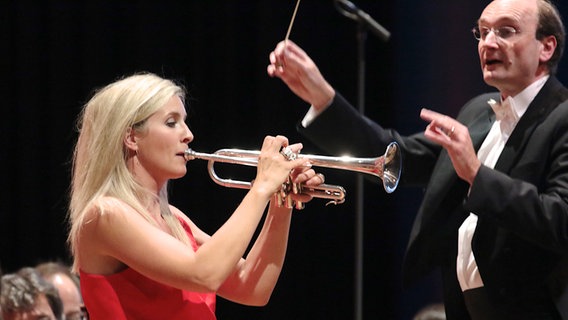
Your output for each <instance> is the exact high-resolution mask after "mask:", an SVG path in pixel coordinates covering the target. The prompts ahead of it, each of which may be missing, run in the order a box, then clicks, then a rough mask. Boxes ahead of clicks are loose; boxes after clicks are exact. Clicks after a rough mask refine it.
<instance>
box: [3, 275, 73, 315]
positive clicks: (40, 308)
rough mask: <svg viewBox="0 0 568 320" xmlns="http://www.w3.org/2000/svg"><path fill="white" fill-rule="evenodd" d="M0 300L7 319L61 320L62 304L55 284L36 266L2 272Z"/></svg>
mask: <svg viewBox="0 0 568 320" xmlns="http://www.w3.org/2000/svg"><path fill="white" fill-rule="evenodd" d="M1 282H2V285H1V286H2V292H1V294H0V304H1V305H2V315H3V318H4V320H61V319H63V317H62V315H63V306H62V303H61V300H60V298H59V294H58V293H57V290H56V289H55V287H54V286H53V285H51V284H50V283H48V282H47V281H45V280H44V279H43V277H42V276H41V275H40V274H39V272H37V270H35V269H34V268H30V267H24V268H22V269H20V270H19V271H18V272H16V273H12V274H6V275H4V276H2V280H1Z"/></svg>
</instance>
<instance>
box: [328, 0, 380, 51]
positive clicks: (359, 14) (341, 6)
mask: <svg viewBox="0 0 568 320" xmlns="http://www.w3.org/2000/svg"><path fill="white" fill-rule="evenodd" d="M333 2H334V4H335V7H336V8H337V10H338V11H339V12H340V13H341V14H343V15H344V16H346V17H347V18H349V19H352V20H355V21H359V22H361V23H362V24H364V25H365V26H366V27H367V28H368V29H369V30H371V31H372V32H373V33H374V34H375V35H377V36H378V37H379V38H380V39H381V40H383V41H388V39H389V38H390V32H389V31H388V30H387V29H385V28H384V27H383V26H381V25H380V24H379V23H378V22H377V21H375V20H374V19H373V18H371V16H369V15H368V14H367V13H366V12H365V11H363V10H361V9H359V8H357V6H355V5H354V4H353V3H352V2H350V1H348V0H334V1H333Z"/></svg>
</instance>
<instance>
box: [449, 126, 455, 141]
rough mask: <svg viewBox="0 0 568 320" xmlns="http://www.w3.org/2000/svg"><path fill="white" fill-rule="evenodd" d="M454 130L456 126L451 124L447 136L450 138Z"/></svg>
mask: <svg viewBox="0 0 568 320" xmlns="http://www.w3.org/2000/svg"><path fill="white" fill-rule="evenodd" d="M455 130H456V127H454V126H452V128H451V129H450V132H448V138H451V137H452V135H453V134H454V131H455Z"/></svg>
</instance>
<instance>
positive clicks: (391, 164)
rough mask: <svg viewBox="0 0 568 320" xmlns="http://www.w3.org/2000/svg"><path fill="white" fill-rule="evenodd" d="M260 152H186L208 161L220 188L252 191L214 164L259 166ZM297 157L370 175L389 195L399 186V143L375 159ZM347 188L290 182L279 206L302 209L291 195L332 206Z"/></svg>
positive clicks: (279, 195)
mask: <svg viewBox="0 0 568 320" xmlns="http://www.w3.org/2000/svg"><path fill="white" fill-rule="evenodd" d="M259 154H260V151H252V150H242V149H220V150H217V151H215V152H214V153H213V154H208V153H201V152H196V151H194V150H192V149H187V150H186V151H185V158H186V160H188V161H189V160H194V159H201V160H208V161H209V162H208V165H207V169H208V171H209V176H210V177H211V179H213V181H214V182H215V183H217V184H219V185H221V186H224V187H230V188H240V189H250V188H251V186H252V182H247V181H240V180H232V179H225V178H221V177H219V176H218V175H217V173H216V172H215V168H214V165H215V162H223V163H230V164H239V165H245V166H252V167H254V166H256V165H257V164H258V156H259ZM296 156H297V158H303V159H309V161H310V163H311V164H312V166H316V167H323V168H333V169H340V170H348V171H354V172H360V173H366V174H371V175H374V176H376V177H379V178H380V179H382V181H383V187H384V189H385V191H386V192H387V193H391V192H393V191H394V190H395V189H396V187H397V186H398V181H399V180H400V174H401V156H400V148H399V147H398V144H397V143H396V142H391V143H390V144H389V145H388V146H387V149H386V151H385V154H384V155H382V156H380V157H376V158H354V157H330V156H320V155H308V154H297V155H296ZM345 193H346V191H345V189H344V188H343V187H341V186H336V185H329V184H321V185H319V186H306V185H303V184H297V183H292V182H291V179H289V180H288V181H287V182H285V183H284V184H283V186H282V189H281V190H280V192H278V193H277V195H276V196H277V197H278V204H279V205H281V206H282V205H284V206H286V207H288V208H292V207H296V208H297V209H301V208H303V204H302V203H301V202H299V201H297V202H296V203H294V201H293V200H292V199H291V197H289V195H290V194H306V195H310V196H312V197H314V198H323V199H329V200H330V201H329V202H328V204H329V203H333V204H340V203H343V202H344V201H345Z"/></svg>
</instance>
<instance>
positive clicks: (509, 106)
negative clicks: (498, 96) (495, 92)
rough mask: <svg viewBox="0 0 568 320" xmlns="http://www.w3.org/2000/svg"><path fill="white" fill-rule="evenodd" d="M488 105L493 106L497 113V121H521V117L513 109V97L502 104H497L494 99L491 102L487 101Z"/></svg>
mask: <svg viewBox="0 0 568 320" xmlns="http://www.w3.org/2000/svg"><path fill="white" fill-rule="evenodd" d="M487 103H488V104H489V105H490V106H491V109H493V112H495V116H496V118H497V121H499V120H505V121H512V122H517V121H519V116H518V115H517V112H516V111H515V108H514V107H513V105H514V102H513V99H512V98H511V97H508V98H507V99H505V101H503V102H502V103H497V101H495V100H493V99H490V100H489V101H487Z"/></svg>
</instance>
